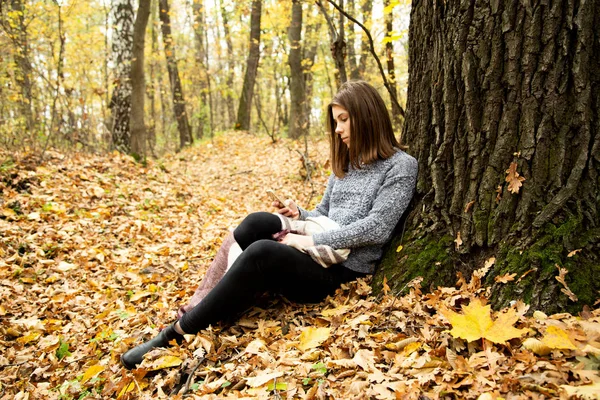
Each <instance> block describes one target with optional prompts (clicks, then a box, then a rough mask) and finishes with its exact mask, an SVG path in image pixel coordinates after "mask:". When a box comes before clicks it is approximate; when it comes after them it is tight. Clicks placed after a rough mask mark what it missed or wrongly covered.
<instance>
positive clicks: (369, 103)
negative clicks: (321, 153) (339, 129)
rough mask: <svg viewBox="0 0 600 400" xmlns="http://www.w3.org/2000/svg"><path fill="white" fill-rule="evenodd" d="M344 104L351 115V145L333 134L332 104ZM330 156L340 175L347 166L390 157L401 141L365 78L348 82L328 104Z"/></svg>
mask: <svg viewBox="0 0 600 400" xmlns="http://www.w3.org/2000/svg"><path fill="white" fill-rule="evenodd" d="M334 105H337V106H340V107H343V108H344V109H345V110H346V111H348V114H349V116H350V147H348V146H346V144H345V143H344V142H343V141H342V140H341V139H340V137H339V136H338V135H337V134H336V133H335V126H336V123H335V120H334V119H333V111H332V106H334ZM327 130H328V131H329V133H330V149H331V150H330V151H331V155H330V159H331V167H332V169H333V173H334V174H335V175H336V176H337V177H339V178H341V177H343V176H344V175H345V174H346V172H347V171H348V165H349V164H350V165H352V167H354V168H360V165H361V164H370V163H372V162H374V161H376V160H384V159H386V158H389V157H391V156H392V155H393V154H394V153H395V152H396V151H397V149H399V148H400V143H399V142H398V140H397V139H396V137H395V136H394V129H393V128H392V121H391V120H390V114H389V112H388V110H387V107H386V106H385V103H384V102H383V99H382V98H381V95H379V93H378V92H377V90H376V89H375V88H374V87H373V86H371V85H370V84H368V83H367V82H364V81H348V82H345V83H343V84H342V86H341V87H340V90H338V92H337V94H336V95H335V97H334V98H333V100H331V103H330V104H329V105H328V106H327Z"/></svg>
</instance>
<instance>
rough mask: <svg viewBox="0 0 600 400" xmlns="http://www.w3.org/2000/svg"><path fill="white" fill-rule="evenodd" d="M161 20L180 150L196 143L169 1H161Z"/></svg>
mask: <svg viewBox="0 0 600 400" xmlns="http://www.w3.org/2000/svg"><path fill="white" fill-rule="evenodd" d="M158 4H159V7H160V9H159V14H158V15H159V18H160V22H161V31H162V37H163V42H164V46H165V58H166V59H167V71H168V73H169V82H170V83H171V93H172V95H173V112H174V113H175V119H176V120H177V129H178V130H179V149H180V150H181V149H182V148H184V147H185V146H187V145H189V144H191V143H193V142H194V138H193V137H192V130H191V129H190V124H189V121H188V117H187V113H186V111H185V99H184V96H183V88H182V87H181V79H180V78H179V69H178V68H177V57H176V56H175V44H174V43H173V37H172V36H171V15H170V11H169V1H168V0H159V3H158Z"/></svg>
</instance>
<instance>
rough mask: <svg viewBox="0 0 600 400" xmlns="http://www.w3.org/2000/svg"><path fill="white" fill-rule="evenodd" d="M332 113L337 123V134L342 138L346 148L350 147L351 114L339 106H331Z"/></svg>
mask: <svg viewBox="0 0 600 400" xmlns="http://www.w3.org/2000/svg"><path fill="white" fill-rule="evenodd" d="M331 113H332V115H333V120H334V121H335V133H336V134H337V135H339V136H340V139H342V142H344V143H345V144H346V146H348V147H350V114H348V111H346V109H345V108H344V107H341V106H338V105H337V104H334V105H332V106H331Z"/></svg>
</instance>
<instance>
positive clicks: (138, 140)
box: [130, 0, 151, 157]
mask: <svg viewBox="0 0 600 400" xmlns="http://www.w3.org/2000/svg"><path fill="white" fill-rule="evenodd" d="M150 4H151V0H140V3H139V7H138V11H137V16H136V18H135V24H134V25H133V58H132V60H131V121H130V124H131V125H130V129H131V152H132V153H133V155H134V156H136V157H144V156H145V155H146V124H145V122H144V100H145V98H146V81H145V77H144V43H145V39H146V25H148V19H149V17H150Z"/></svg>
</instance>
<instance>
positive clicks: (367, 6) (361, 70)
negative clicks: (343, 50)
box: [358, 0, 373, 78]
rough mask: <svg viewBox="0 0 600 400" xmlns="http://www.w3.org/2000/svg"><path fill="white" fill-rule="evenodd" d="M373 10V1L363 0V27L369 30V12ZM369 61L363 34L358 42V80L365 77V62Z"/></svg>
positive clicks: (367, 42) (367, 44)
mask: <svg viewBox="0 0 600 400" xmlns="http://www.w3.org/2000/svg"><path fill="white" fill-rule="evenodd" d="M372 9H373V1H372V0H365V2H364V3H363V6H362V15H363V25H364V26H366V27H367V28H369V29H370V25H371V24H370V22H371V10H372ZM368 59H369V39H368V37H367V35H366V34H365V33H364V32H363V33H362V36H361V41H360V61H359V63H358V76H359V78H360V77H362V76H365V71H366V70H367V60H368Z"/></svg>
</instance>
